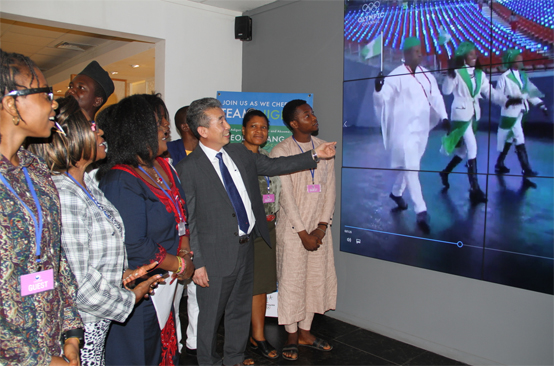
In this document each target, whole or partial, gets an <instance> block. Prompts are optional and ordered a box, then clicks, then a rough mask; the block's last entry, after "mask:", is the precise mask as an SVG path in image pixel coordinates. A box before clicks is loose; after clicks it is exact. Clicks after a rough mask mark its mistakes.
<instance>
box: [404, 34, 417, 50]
mask: <svg viewBox="0 0 554 366" xmlns="http://www.w3.org/2000/svg"><path fill="white" fill-rule="evenodd" d="M419 45H421V41H420V40H419V38H417V37H408V38H405V39H404V44H403V45H402V51H406V50H409V49H410V48H412V47H415V46H419Z"/></svg>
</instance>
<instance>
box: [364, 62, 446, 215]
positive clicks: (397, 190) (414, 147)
mask: <svg viewBox="0 0 554 366" xmlns="http://www.w3.org/2000/svg"><path fill="white" fill-rule="evenodd" d="M373 101H374V105H375V113H376V115H377V118H378V119H380V120H381V132H382V135H383V143H384V145H385V149H386V150H387V151H389V152H390V158H391V165H390V167H391V168H392V169H401V170H399V171H398V175H397V178H396V182H395V183H394V185H393V188H392V194H393V195H394V196H397V197H401V196H402V194H403V193H404V190H405V189H406V188H408V191H409V192H410V197H411V199H412V201H413V203H414V210H415V212H416V213H420V212H423V211H427V206H426V204H425V201H424V200H423V195H422V193H421V184H420V182H419V169H420V161H421V157H422V156H423V153H424V152H425V148H426V146H427V139H428V137H429V131H430V130H431V129H433V128H434V127H435V126H436V125H437V124H438V123H439V121H442V120H443V119H446V118H448V115H447V113H446V108H445V106H444V100H443V98H442V95H441V92H440V90H439V87H438V85H437V81H436V79H435V77H434V76H433V75H432V74H431V73H429V71H428V70H427V69H425V68H423V67H421V66H418V67H417V69H416V70H415V73H412V70H410V68H409V66H407V65H401V66H398V67H397V68H396V69H394V70H393V71H392V72H391V73H390V74H389V75H388V76H387V78H386V79H385V83H384V85H383V87H382V89H381V90H380V91H379V92H378V91H375V92H374V93H373Z"/></svg>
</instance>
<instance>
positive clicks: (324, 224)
mask: <svg viewBox="0 0 554 366" xmlns="http://www.w3.org/2000/svg"><path fill="white" fill-rule="evenodd" d="M319 225H323V226H325V227H326V228H328V227H329V224H326V223H324V222H320V223H319V224H317V226H319Z"/></svg>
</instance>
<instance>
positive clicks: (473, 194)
mask: <svg viewBox="0 0 554 366" xmlns="http://www.w3.org/2000/svg"><path fill="white" fill-rule="evenodd" d="M469 199H470V201H471V202H472V203H473V204H475V205H476V204H478V203H487V201H488V199H487V195H486V194H485V192H483V191H482V190H481V188H479V187H477V189H471V190H470V191H469Z"/></svg>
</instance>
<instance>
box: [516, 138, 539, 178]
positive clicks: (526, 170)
mask: <svg viewBox="0 0 554 366" xmlns="http://www.w3.org/2000/svg"><path fill="white" fill-rule="evenodd" d="M516 153H517V158H518V160H519V163H520V164H521V174H523V176H524V177H536V176H537V175H539V173H538V172H536V171H534V170H533V169H531V164H529V157H528V156H527V149H526V148H525V144H521V145H516Z"/></svg>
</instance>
